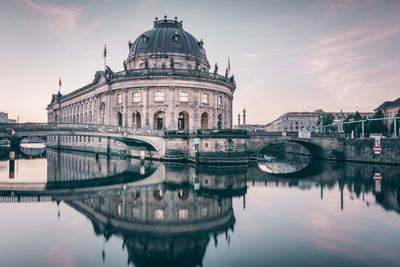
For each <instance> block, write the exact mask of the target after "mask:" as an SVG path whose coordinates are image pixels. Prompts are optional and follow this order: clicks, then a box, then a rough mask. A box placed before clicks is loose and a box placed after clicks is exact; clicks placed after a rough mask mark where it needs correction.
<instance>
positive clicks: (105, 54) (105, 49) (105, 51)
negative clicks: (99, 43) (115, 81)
mask: <svg viewBox="0 0 400 267" xmlns="http://www.w3.org/2000/svg"><path fill="white" fill-rule="evenodd" d="M103 56H104V70H106V68H107V61H106V60H107V47H106V45H105V44H104V54H103Z"/></svg>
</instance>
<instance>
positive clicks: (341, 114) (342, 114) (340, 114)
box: [327, 111, 375, 123]
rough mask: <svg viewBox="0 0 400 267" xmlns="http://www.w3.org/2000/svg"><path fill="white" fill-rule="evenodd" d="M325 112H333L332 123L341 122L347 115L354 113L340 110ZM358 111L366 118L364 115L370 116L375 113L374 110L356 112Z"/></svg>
mask: <svg viewBox="0 0 400 267" xmlns="http://www.w3.org/2000/svg"><path fill="white" fill-rule="evenodd" d="M327 113H330V114H333V117H334V119H333V123H338V122H342V121H344V120H346V119H347V117H349V116H351V115H354V114H356V112H343V111H340V112H327ZM358 113H359V114H360V115H361V117H363V118H366V117H368V118H371V117H372V116H374V114H375V113H374V112H358Z"/></svg>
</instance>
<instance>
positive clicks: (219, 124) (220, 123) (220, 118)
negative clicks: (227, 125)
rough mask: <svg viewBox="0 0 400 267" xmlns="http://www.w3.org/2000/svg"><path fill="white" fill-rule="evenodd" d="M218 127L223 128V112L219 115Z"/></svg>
mask: <svg viewBox="0 0 400 267" xmlns="http://www.w3.org/2000/svg"><path fill="white" fill-rule="evenodd" d="M217 128H218V129H221V128H222V114H219V115H218V120H217Z"/></svg>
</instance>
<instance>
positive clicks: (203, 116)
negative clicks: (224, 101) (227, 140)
mask: <svg viewBox="0 0 400 267" xmlns="http://www.w3.org/2000/svg"><path fill="white" fill-rule="evenodd" d="M201 129H208V113H207V112H203V114H201Z"/></svg>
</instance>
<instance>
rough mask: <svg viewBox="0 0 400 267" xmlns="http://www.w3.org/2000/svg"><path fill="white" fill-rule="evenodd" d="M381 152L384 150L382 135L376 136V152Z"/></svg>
mask: <svg viewBox="0 0 400 267" xmlns="http://www.w3.org/2000/svg"><path fill="white" fill-rule="evenodd" d="M381 152H382V147H381V136H375V143H374V153H375V154H381Z"/></svg>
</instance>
